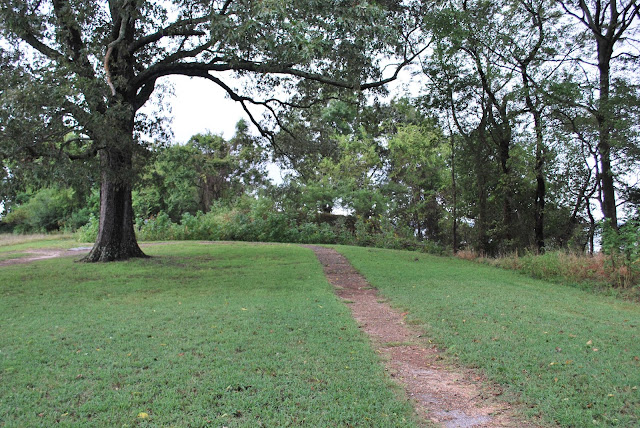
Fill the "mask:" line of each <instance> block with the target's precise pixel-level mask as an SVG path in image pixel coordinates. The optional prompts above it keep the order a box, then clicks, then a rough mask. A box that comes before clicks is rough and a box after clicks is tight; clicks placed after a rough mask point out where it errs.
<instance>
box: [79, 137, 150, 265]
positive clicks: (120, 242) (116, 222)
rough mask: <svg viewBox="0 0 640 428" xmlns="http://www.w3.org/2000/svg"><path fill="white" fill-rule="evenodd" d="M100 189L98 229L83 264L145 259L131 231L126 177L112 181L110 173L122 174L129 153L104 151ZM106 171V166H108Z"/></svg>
mask: <svg viewBox="0 0 640 428" xmlns="http://www.w3.org/2000/svg"><path fill="white" fill-rule="evenodd" d="M100 160H101V163H102V165H103V170H102V174H101V178H102V183H101V186H100V227H99V230H98V237H97V239H96V242H95V244H94V245H93V248H92V249H91V252H90V253H89V254H88V255H87V256H86V257H85V258H83V259H82V261H85V262H110V261H116V260H126V259H129V258H134V257H146V255H145V254H144V253H143V252H142V250H141V249H140V247H139V246H138V242H137V240H136V234H135V230H134V227H133V208H132V201H131V183H130V180H129V177H122V176H117V177H114V173H113V172H112V171H120V172H123V170H124V168H123V167H124V166H125V165H126V164H129V166H130V164H131V153H126V152H125V153H123V152H122V151H118V150H116V149H110V150H107V149H105V150H103V151H102V153H101V154H100ZM107 165H108V167H107V168H105V166H107Z"/></svg>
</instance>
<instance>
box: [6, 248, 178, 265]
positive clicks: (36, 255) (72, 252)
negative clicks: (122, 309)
mask: <svg viewBox="0 0 640 428" xmlns="http://www.w3.org/2000/svg"><path fill="white" fill-rule="evenodd" d="M167 244H169V242H150V243H144V244H140V247H141V248H145V247H154V246H156V245H167ZM89 251H91V247H75V248H69V249H68V250H63V249H46V248H43V249H39V250H25V251H16V252H13V253H9V254H30V256H29V257H18V258H15V259H7V260H2V261H0V267H2V266H11V265H21V264H26V263H31V262H35V261H36V260H44V259H53V258H56V257H69V256H76V255H82V254H87V253H88V252H89ZM31 254H33V255H32V256H31Z"/></svg>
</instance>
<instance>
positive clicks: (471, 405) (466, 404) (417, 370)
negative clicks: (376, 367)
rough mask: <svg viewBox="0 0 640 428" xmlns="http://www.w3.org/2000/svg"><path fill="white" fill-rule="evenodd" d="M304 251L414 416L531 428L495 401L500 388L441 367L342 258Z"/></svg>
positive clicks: (437, 355) (453, 423) (431, 349)
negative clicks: (363, 334)
mask: <svg viewBox="0 0 640 428" xmlns="http://www.w3.org/2000/svg"><path fill="white" fill-rule="evenodd" d="M305 247H307V248H310V249H312V250H313V251H314V252H315V254H316V256H317V257H318V259H319V260H320V263H322V266H323V267H324V272H325V275H326V277H327V279H328V280H329V282H330V283H331V284H332V285H333V286H334V287H335V289H336V293H337V294H338V296H340V297H341V298H342V299H344V300H345V303H347V304H348V305H349V307H350V308H351V312H352V314H353V317H354V318H355V319H356V321H358V323H359V324H360V327H361V328H362V329H363V330H364V331H365V332H366V333H367V334H368V335H369V336H370V337H371V338H372V339H373V343H374V346H375V347H376V350H377V352H379V353H381V354H382V355H384V357H385V358H384V359H385V360H386V361H385V364H386V369H387V370H388V372H389V374H390V376H391V377H392V378H395V379H396V380H397V381H398V382H399V383H400V384H401V385H402V386H403V387H404V389H405V391H406V394H407V396H409V397H410V398H411V399H412V400H413V401H414V403H415V408H416V411H417V413H418V415H420V416H421V417H422V418H424V419H425V420H427V421H430V422H432V423H435V424H436V425H439V426H443V427H447V428H453V427H456V428H463V427H507V426H508V427H532V426H535V425H534V424H532V423H530V422H526V421H523V420H521V419H518V418H516V417H515V415H514V412H513V411H512V409H511V407H510V406H509V404H507V403H504V402H501V401H499V400H498V399H497V398H496V396H497V395H500V388H499V386H497V385H492V384H489V383H488V382H487V381H486V379H484V378H483V377H482V376H480V375H479V374H477V373H474V372H473V371H472V370H469V369H464V368H462V367H455V368H451V367H448V366H445V364H444V363H443V362H442V360H443V357H442V355H441V351H440V350H438V349H437V347H435V346H432V345H430V344H429V340H428V339H427V338H424V337H422V336H421V334H420V333H419V332H417V331H413V330H412V329H410V328H409V327H407V325H405V322H404V315H405V314H400V313H398V312H397V311H394V310H393V309H391V307H390V306H389V305H388V304H386V303H384V302H381V301H380V297H379V296H378V293H377V291H376V290H375V289H373V288H372V287H371V286H370V285H369V284H368V283H367V281H366V280H365V279H364V277H363V276H362V275H360V274H359V273H358V272H357V271H356V270H355V269H354V268H353V266H351V264H350V263H349V262H348V261H347V259H346V258H345V257H343V256H342V255H341V254H339V253H338V252H337V251H335V250H333V249H330V248H323V247H316V246H312V245H308V246H305Z"/></svg>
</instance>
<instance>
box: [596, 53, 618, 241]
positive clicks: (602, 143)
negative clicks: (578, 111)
mask: <svg viewBox="0 0 640 428" xmlns="http://www.w3.org/2000/svg"><path fill="white" fill-rule="evenodd" d="M612 50H613V47H612V46H610V45H609V44H607V43H605V41H599V42H598V68H599V71H600V99H599V103H598V113H597V115H596V116H597V120H598V134H599V135H598V137H599V141H598V153H599V154H600V181H601V186H602V196H603V201H602V214H603V215H604V217H605V219H606V220H607V221H608V222H609V224H610V226H611V227H612V228H613V229H614V230H618V216H617V212H616V191H615V184H614V180H613V171H612V170H611V144H610V139H611V119H610V114H611V113H610V112H609V108H610V106H609V93H610V77H609V70H610V61H611V55H612Z"/></svg>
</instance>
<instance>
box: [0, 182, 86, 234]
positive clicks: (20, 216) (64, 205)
mask: <svg viewBox="0 0 640 428" xmlns="http://www.w3.org/2000/svg"><path fill="white" fill-rule="evenodd" d="M76 208H78V201H77V200H76V198H75V192H74V190H73V189H58V188H45V189H40V190H39V191H38V192H37V193H35V194H34V195H33V196H31V197H30V198H29V199H28V201H26V202H25V203H22V204H20V205H17V206H15V207H12V209H11V211H10V212H9V213H8V214H7V215H6V216H5V217H4V219H3V221H4V222H5V223H7V224H9V225H11V226H12V227H13V231H14V232H17V233H27V232H50V231H53V230H59V229H61V228H64V226H65V223H66V222H67V221H68V220H69V219H70V218H72V214H73V211H74V209H76ZM76 220H77V219H76ZM87 220H88V218H87ZM76 223H77V221H76Z"/></svg>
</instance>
